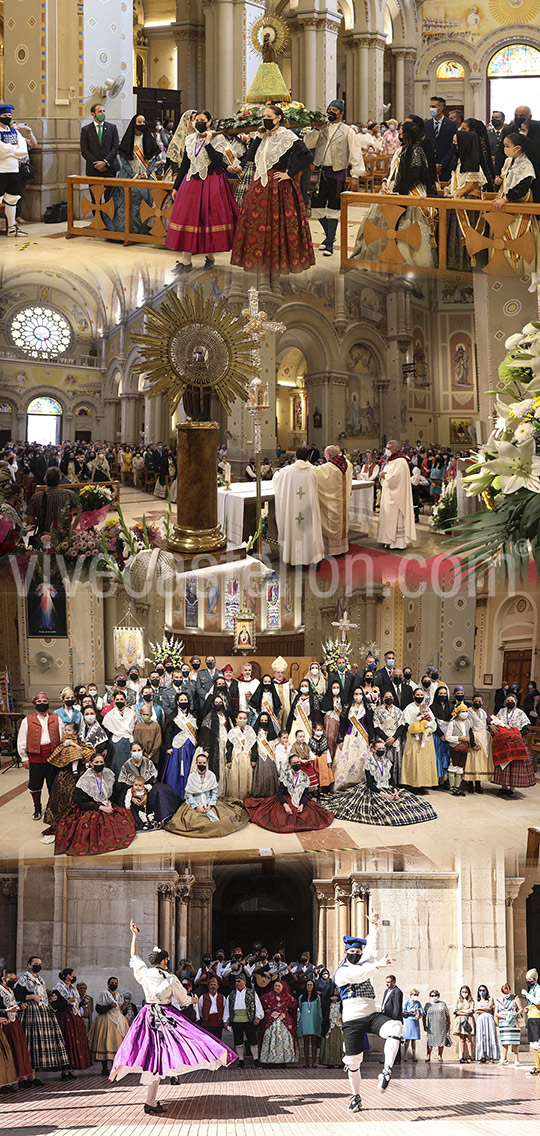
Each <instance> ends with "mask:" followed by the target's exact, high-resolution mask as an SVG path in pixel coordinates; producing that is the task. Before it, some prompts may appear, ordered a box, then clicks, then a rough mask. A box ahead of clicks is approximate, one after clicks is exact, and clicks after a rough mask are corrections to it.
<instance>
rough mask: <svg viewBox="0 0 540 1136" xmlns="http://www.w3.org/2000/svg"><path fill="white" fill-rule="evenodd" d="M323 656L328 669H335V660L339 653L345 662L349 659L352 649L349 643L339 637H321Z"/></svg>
mask: <svg viewBox="0 0 540 1136" xmlns="http://www.w3.org/2000/svg"><path fill="white" fill-rule="evenodd" d="M321 646H322V651H323V658H324V661H325V663H326V666H327V668H328V670H329V671H335V670H336V669H337V661H338V659H339V657H340V655H344V656H345V658H346V659H347V662H349V661H350V658H349V656H350V654H351V651H352V644H351V643H342V642H341V639H338V638H336V639H323V641H322V644H321Z"/></svg>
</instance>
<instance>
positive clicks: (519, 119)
mask: <svg viewBox="0 0 540 1136" xmlns="http://www.w3.org/2000/svg"><path fill="white" fill-rule="evenodd" d="M526 121H527V119H526V118H525V115H524V114H516V115H515V116H514V126H517V127H518V129H519V127H520V126H523V123H524V122H526Z"/></svg>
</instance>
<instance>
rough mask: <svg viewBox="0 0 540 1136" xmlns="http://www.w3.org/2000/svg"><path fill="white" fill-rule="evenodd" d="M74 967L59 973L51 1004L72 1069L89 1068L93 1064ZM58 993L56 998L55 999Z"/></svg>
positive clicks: (66, 968) (68, 967) (65, 968)
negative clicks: (81, 1011)
mask: <svg viewBox="0 0 540 1136" xmlns="http://www.w3.org/2000/svg"><path fill="white" fill-rule="evenodd" d="M76 981H77V979H76V975H75V972H74V970H73V968H72V967H70V966H67V967H64V970H61V971H60V972H59V974H58V982H55V984H54V986H53V988H52V993H51V1005H52V1007H53V1009H54V1012H55V1014H56V1020H57V1022H58V1025H59V1026H60V1029H61V1031H62V1037H63V1038H64V1042H65V1045H66V1049H67V1053H68V1057H69V1060H70V1063H71V1068H72V1069H89V1068H90V1066H91V1064H92V1058H91V1056H90V1049H89V1047H88V1038H87V1036H86V1030H85V1028H84V1021H83V1019H82V1017H81V1013H80V1005H81V997H80V994H79V991H78V990H77V987H76V985H75V984H76ZM55 995H56V1000H55Z"/></svg>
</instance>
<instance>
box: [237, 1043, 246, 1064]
mask: <svg viewBox="0 0 540 1136" xmlns="http://www.w3.org/2000/svg"><path fill="white" fill-rule="evenodd" d="M236 1052H237V1054H238V1060H239V1061H243V1060H244V1046H243V1045H237V1046H236Z"/></svg>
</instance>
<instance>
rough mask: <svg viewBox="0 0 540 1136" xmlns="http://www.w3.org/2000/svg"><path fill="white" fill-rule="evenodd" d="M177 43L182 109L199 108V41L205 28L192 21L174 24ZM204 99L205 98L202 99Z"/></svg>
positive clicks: (178, 88)
mask: <svg viewBox="0 0 540 1136" xmlns="http://www.w3.org/2000/svg"><path fill="white" fill-rule="evenodd" d="M171 30H172V31H173V33H174V39H175V43H176V87H177V90H179V91H181V92H182V111H184V110H188V109H189V107H195V108H197V107H198V106H199V104H200V101H201V99H202V94H203V92H202V91H201V89H200V88H201V84H200V75H199V62H200V61H199V43H200V41H201V39H202V38H204V28H203V27H202V26H201V27H200V26H199V25H198V24H192V23H190V22H186V23H180V22H178V23H177V24H173V25H172V29H171ZM202 101H204V99H203V100H202Z"/></svg>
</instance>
